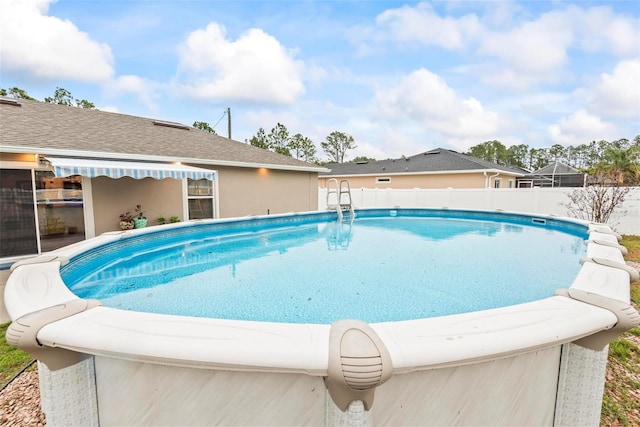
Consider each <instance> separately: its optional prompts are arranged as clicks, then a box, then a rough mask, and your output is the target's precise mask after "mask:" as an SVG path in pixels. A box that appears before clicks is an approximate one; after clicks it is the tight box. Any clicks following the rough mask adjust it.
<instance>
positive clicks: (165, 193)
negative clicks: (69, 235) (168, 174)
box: [85, 176, 184, 235]
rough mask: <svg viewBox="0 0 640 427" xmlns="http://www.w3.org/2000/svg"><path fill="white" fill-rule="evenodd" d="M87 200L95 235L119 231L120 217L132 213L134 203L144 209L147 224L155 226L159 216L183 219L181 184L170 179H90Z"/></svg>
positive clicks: (102, 177) (100, 177)
mask: <svg viewBox="0 0 640 427" xmlns="http://www.w3.org/2000/svg"><path fill="white" fill-rule="evenodd" d="M91 200H92V203H93V219H94V224H95V232H96V235H99V234H102V233H104V232H106V231H114V230H119V229H120V228H119V218H120V214H121V213H124V212H127V211H130V212H131V213H132V214H133V213H134V208H135V206H136V205H138V204H140V205H142V208H143V209H144V210H145V216H146V217H147V221H148V225H156V224H157V223H156V218H158V217H159V216H163V217H165V218H170V217H171V216H173V215H175V216H177V217H179V218H181V219H184V216H183V196H182V181H180V180H176V179H172V178H165V179H153V178H144V179H133V178H129V177H124V178H119V179H112V178H108V177H105V176H99V177H96V178H93V179H91ZM85 203H86V201H85Z"/></svg>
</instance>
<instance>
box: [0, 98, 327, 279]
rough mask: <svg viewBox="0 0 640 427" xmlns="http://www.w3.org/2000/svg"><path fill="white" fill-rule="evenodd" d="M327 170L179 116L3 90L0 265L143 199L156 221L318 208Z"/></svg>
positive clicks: (98, 228)
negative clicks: (145, 114)
mask: <svg viewBox="0 0 640 427" xmlns="http://www.w3.org/2000/svg"><path fill="white" fill-rule="evenodd" d="M324 171H326V169H324V168H322V167H318V166H317V165H312V164H309V163H306V162H302V161H299V160H296V159H293V158H291V157H287V156H283V155H280V154H276V153H273V152H270V151H266V150H263V149H260V148H257V147H253V146H251V145H248V144H244V143H241V142H238V141H233V140H230V139H227V138H224V137H221V136H218V135H214V134H211V133H208V132H205V131H202V130H199V129H195V128H193V127H190V126H185V125H182V124H179V123H171V122H164V121H159V120H153V119H148V118H142V117H135V116H129V115H124V114H115V113H108V112H104V111H99V110H89V109H81V108H76V107H68V106H63V105H55V104H48V103H43V102H36V101H26V100H22V99H19V100H16V99H8V98H0V265H2V264H3V263H4V265H5V266H6V265H7V263H8V262H10V261H12V260H15V259H18V258H20V257H22V256H29V255H34V254H38V253H42V252H46V251H48V250H51V249H54V248H57V247H60V246H63V245H65V244H68V243H71V242H74V241H78V240H82V239H85V238H89V237H93V236H95V235H98V234H101V233H103V232H106V231H114V230H118V229H119V216H120V214H121V213H124V212H127V211H130V212H131V213H132V214H133V213H134V212H133V211H134V209H135V206H136V205H138V204H140V205H142V208H143V209H144V210H145V216H146V217H147V218H148V223H149V225H154V224H156V223H157V222H156V218H158V217H160V216H163V217H165V218H167V219H169V218H170V217H171V216H176V217H179V218H180V219H181V220H188V219H201V218H216V217H236V216H245V215H264V214H276V213H283V212H290V211H313V210H317V208H318V184H317V177H318V173H319V172H324ZM0 282H2V280H0Z"/></svg>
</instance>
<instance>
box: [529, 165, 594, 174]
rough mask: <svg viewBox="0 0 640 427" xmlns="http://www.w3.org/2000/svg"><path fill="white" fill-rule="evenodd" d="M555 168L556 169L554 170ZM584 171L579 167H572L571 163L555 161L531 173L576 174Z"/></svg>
mask: <svg viewBox="0 0 640 427" xmlns="http://www.w3.org/2000/svg"><path fill="white" fill-rule="evenodd" d="M554 169H555V170H554ZM581 173H582V172H580V171H579V170H578V169H576V168H574V167H571V166H569V165H565V164H564V163H560V162H557V163H556V162H553V163H549V164H548V165H547V166H545V167H543V168H542V169H538V170H537V171H534V172H531V174H530V175H554V174H555V175H567V174H570V175H574V174H581Z"/></svg>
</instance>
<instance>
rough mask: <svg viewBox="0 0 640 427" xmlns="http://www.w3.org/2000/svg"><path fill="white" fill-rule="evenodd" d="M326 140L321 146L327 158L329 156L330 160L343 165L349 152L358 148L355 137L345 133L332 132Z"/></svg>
mask: <svg viewBox="0 0 640 427" xmlns="http://www.w3.org/2000/svg"><path fill="white" fill-rule="evenodd" d="M326 139H327V140H326V141H324V142H321V143H320V146H321V147H322V149H323V150H324V152H325V153H326V154H327V156H329V159H330V160H332V161H334V162H335V163H343V162H344V156H345V154H346V152H347V150H353V149H355V148H357V145H355V143H354V140H353V137H352V136H351V135H347V134H345V133H343V132H337V131H336V132H331V134H330V135H329V136H327V138H326Z"/></svg>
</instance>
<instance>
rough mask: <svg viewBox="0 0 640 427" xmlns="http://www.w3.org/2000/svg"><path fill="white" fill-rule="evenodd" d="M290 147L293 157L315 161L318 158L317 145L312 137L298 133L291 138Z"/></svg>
mask: <svg viewBox="0 0 640 427" xmlns="http://www.w3.org/2000/svg"><path fill="white" fill-rule="evenodd" d="M289 149H290V150H291V151H292V154H293V157H295V158H296V159H301V160H304V161H305V162H309V163H313V162H314V161H315V160H316V146H315V145H314V144H313V141H311V139H309V138H307V137H306V136H302V135H301V134H299V133H297V134H295V135H293V136H292V137H291V139H290V140H289Z"/></svg>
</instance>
